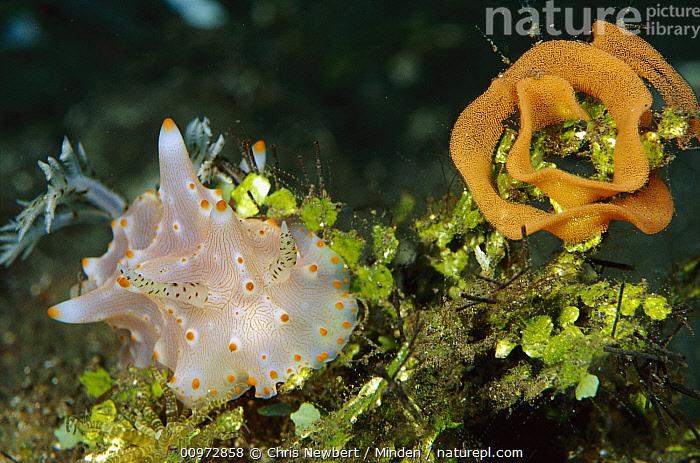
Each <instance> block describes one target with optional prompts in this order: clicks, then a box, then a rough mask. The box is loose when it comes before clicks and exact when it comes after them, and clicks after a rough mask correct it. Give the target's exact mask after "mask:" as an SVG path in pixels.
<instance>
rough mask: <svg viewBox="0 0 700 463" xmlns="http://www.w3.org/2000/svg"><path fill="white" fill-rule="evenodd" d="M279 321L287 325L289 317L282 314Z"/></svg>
mask: <svg viewBox="0 0 700 463" xmlns="http://www.w3.org/2000/svg"><path fill="white" fill-rule="evenodd" d="M280 320H282V322H283V323H287V322H288V321H289V315H287V314H286V313H283V314H282V315H280Z"/></svg>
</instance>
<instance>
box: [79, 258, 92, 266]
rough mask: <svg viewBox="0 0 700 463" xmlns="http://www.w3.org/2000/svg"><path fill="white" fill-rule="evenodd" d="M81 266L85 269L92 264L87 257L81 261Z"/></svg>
mask: <svg viewBox="0 0 700 463" xmlns="http://www.w3.org/2000/svg"><path fill="white" fill-rule="evenodd" d="M80 264H81V265H82V266H83V267H87V266H88V265H89V264H90V259H88V258H87V257H83V259H82V260H81V261H80Z"/></svg>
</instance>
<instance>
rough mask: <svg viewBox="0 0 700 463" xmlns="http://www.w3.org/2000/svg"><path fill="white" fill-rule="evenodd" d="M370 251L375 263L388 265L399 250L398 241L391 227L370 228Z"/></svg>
mask: <svg viewBox="0 0 700 463" xmlns="http://www.w3.org/2000/svg"><path fill="white" fill-rule="evenodd" d="M372 250H373V252H374V256H375V257H376V259H377V262H379V263H384V264H388V263H390V262H391V261H392V260H394V257H396V253H397V252H398V250H399V240H398V239H397V238H396V233H395V230H394V229H393V228H391V227H384V226H382V225H375V226H374V227H373V228H372Z"/></svg>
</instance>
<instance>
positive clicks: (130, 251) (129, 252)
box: [125, 249, 134, 259]
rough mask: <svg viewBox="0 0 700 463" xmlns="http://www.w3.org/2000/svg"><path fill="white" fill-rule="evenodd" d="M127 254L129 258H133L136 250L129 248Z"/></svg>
mask: <svg viewBox="0 0 700 463" xmlns="http://www.w3.org/2000/svg"><path fill="white" fill-rule="evenodd" d="M125 254H126V257H128V258H129V259H133V257H134V251H132V250H131V249H128V250H127V251H126V253H125Z"/></svg>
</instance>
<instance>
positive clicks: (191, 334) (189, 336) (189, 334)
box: [185, 331, 194, 341]
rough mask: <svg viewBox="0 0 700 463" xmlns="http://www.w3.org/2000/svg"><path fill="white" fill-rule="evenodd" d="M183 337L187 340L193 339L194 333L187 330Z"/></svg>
mask: <svg viewBox="0 0 700 463" xmlns="http://www.w3.org/2000/svg"><path fill="white" fill-rule="evenodd" d="M185 338H187V340H188V341H194V333H193V332H192V331H188V332H187V334H185Z"/></svg>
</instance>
